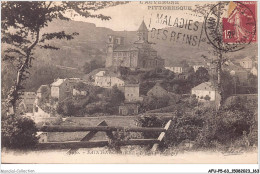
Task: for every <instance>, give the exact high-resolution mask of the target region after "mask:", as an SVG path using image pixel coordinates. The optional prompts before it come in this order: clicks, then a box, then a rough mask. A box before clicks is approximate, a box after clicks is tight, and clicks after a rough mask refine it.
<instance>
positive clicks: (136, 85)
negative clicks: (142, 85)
mask: <svg viewBox="0 0 260 174" xmlns="http://www.w3.org/2000/svg"><path fill="white" fill-rule="evenodd" d="M125 87H139V84H133V83H131V84H129V83H127V84H125Z"/></svg>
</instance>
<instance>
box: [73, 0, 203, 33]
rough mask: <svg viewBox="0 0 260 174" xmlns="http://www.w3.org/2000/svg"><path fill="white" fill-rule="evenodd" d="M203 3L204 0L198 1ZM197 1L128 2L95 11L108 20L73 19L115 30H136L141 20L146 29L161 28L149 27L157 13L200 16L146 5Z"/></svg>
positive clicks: (188, 16)
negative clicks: (150, 7) (151, 8)
mask: <svg viewBox="0 0 260 174" xmlns="http://www.w3.org/2000/svg"><path fill="white" fill-rule="evenodd" d="M150 2H152V3H153V2H158V1H150ZM200 3H205V2H200ZM195 4H197V2H187V1H186V2H183V1H182V2H179V4H163V5H162V4H149V5H148V4H140V2H138V1H135V2H130V3H129V4H124V5H118V6H114V7H109V8H106V9H102V10H99V11H97V13H100V14H103V15H108V16H111V17H112V19H110V20H109V21H102V20H100V19H93V18H87V19H86V18H84V17H80V16H77V17H75V18H74V19H73V20H75V21H84V22H90V23H94V24H96V26H97V27H106V28H110V29H112V30H115V31H124V30H127V31H136V30H137V29H138V27H139V26H140V24H141V22H142V20H144V21H145V23H146V25H147V27H148V29H151V28H152V27H156V28H163V27H165V26H162V25H158V26H156V25H157V24H153V25H152V26H150V27H149V22H150V18H151V16H152V22H153V21H155V19H156V18H155V17H156V15H157V13H160V14H164V15H168V16H171V17H172V18H176V17H178V18H181V17H182V18H185V19H193V20H197V21H200V22H201V21H202V20H203V18H202V17H197V16H195V13H194V12H191V11H190V10H148V6H175V7H177V6H182V7H184V6H185V7H187V6H190V7H191V8H194V7H195Z"/></svg>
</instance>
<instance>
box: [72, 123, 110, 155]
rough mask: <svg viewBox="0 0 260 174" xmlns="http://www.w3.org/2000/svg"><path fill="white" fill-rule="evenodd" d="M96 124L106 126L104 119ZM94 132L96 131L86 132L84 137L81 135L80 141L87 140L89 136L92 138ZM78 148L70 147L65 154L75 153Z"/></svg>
mask: <svg viewBox="0 0 260 174" xmlns="http://www.w3.org/2000/svg"><path fill="white" fill-rule="evenodd" d="M97 126H107V123H106V121H105V120H103V121H102V122H100V123H99V124H98V125H97ZM96 133H98V131H90V132H89V133H87V135H85V137H83V138H82V139H81V140H80V141H89V140H90V139H91V138H93V137H94V136H95V135H96ZM78 150H79V149H78V148H71V149H70V150H69V151H68V152H67V154H69V155H70V154H75V153H77V151H78Z"/></svg>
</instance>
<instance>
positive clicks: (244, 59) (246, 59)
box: [240, 57, 252, 61]
mask: <svg viewBox="0 0 260 174" xmlns="http://www.w3.org/2000/svg"><path fill="white" fill-rule="evenodd" d="M240 61H252V59H250V58H249V57H245V58H243V59H241V60H240Z"/></svg>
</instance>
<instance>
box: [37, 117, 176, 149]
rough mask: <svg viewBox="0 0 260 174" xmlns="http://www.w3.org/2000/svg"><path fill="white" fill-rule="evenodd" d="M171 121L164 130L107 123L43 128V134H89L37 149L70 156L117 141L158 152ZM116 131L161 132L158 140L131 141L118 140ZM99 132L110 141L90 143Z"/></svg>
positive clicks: (46, 143)
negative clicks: (65, 151)
mask: <svg viewBox="0 0 260 174" xmlns="http://www.w3.org/2000/svg"><path fill="white" fill-rule="evenodd" d="M171 122H172V121H171V120H169V121H168V123H167V124H166V125H165V127H164V128H143V127H142V128H141V127H140V128H139V127H137V128H125V127H117V126H108V125H107V123H106V122H105V121H102V122H100V123H99V124H98V125H97V126H95V127H83V126H43V127H40V128H38V131H41V132H87V134H86V135H85V137H83V138H82V139H81V140H80V141H67V142H44V143H39V144H38V145H37V149H70V150H69V151H68V153H69V154H73V153H76V152H77V150H78V149H79V148H94V147H104V146H108V145H109V143H110V142H111V141H115V142H116V143H117V145H118V146H127V145H153V146H152V150H153V151H156V150H157V149H158V147H159V145H160V144H161V143H162V141H163V139H164V138H165V135H166V132H167V130H168V129H169V127H170V125H171ZM114 131H125V132H161V133H160V136H159V137H158V138H157V139H129V140H117V139H116V137H114V135H113V132H114ZM98 132H106V135H107V137H108V138H109V140H99V141H90V140H91V139H92V138H93V137H94V136H95V135H96V133H98Z"/></svg>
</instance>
